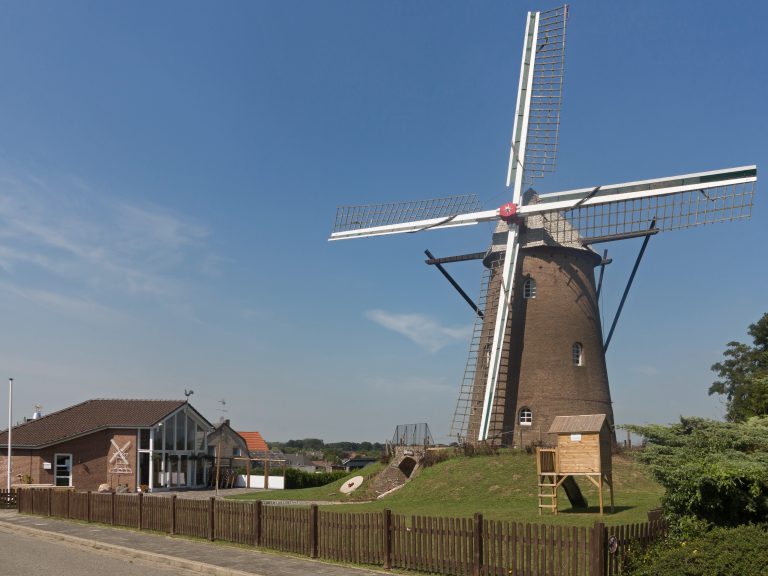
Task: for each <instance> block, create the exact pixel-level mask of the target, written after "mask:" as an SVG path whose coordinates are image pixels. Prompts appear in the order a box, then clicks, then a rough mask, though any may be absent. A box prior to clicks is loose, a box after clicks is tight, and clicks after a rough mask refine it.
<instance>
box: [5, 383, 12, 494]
mask: <svg viewBox="0 0 768 576" xmlns="http://www.w3.org/2000/svg"><path fill="white" fill-rule="evenodd" d="M12 427H13V378H8V465H7V466H6V468H7V469H8V493H9V494H10V492H11V428H12Z"/></svg>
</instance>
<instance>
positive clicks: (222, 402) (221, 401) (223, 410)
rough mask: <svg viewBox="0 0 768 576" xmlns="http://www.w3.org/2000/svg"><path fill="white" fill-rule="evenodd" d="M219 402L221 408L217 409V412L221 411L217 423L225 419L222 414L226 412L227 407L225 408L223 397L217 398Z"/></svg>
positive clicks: (225, 402)
mask: <svg viewBox="0 0 768 576" xmlns="http://www.w3.org/2000/svg"><path fill="white" fill-rule="evenodd" d="M219 404H221V408H219V409H218V410H219V412H221V416H220V417H219V424H222V423H223V422H224V420H225V418H224V414H226V413H227V409H226V408H225V406H226V405H227V401H226V400H224V398H222V399H221V400H219Z"/></svg>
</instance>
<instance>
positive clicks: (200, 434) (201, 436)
mask: <svg viewBox="0 0 768 576" xmlns="http://www.w3.org/2000/svg"><path fill="white" fill-rule="evenodd" d="M195 436H196V440H197V450H198V451H199V452H202V451H203V450H205V430H203V428H202V426H198V427H197V432H196V434H195Z"/></svg>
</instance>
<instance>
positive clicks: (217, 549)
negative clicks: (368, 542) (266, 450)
mask: <svg viewBox="0 0 768 576" xmlns="http://www.w3.org/2000/svg"><path fill="white" fill-rule="evenodd" d="M0 530H4V531H10V532H24V533H27V534H31V535H34V536H36V537H39V538H47V539H53V540H58V541H63V542H67V543H69V544H71V545H73V546H81V547H88V548H95V549H98V550H104V551H107V552H110V553H114V554H118V555H122V556H125V557H129V558H141V559H143V560H149V561H154V562H158V563H159V564H162V565H163V566H174V567H177V568H183V569H186V570H192V571H196V572H200V573H203V574H211V575H215V576H299V575H301V576H305V575H307V574H318V575H327V576H374V575H381V574H391V573H388V572H383V571H380V570H368V569H364V568H354V567H349V566H339V565H336V564H328V563H325V562H320V561H317V560H309V559H304V558H296V557H293V556H286V555H281V554H272V553H268V552H261V551H258V550H253V549H248V548H241V547H238V546H228V545H224V544H215V543H208V542H201V541H197V540H187V539H185V538H172V537H170V536H162V535H158V534H148V533H146V532H138V531H135V530H127V529H121V528H112V527H110V526H102V525H99V524H86V523H83V522H73V521H68V520H60V519H56V518H47V517H42V516H28V515H26V514H18V513H17V512H15V511H13V510H0Z"/></svg>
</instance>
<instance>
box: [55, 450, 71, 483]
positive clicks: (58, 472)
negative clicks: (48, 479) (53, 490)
mask: <svg viewBox="0 0 768 576" xmlns="http://www.w3.org/2000/svg"><path fill="white" fill-rule="evenodd" d="M53 475H54V482H53V483H54V484H55V485H56V486H72V454H56V461H55V462H54V470H53Z"/></svg>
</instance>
